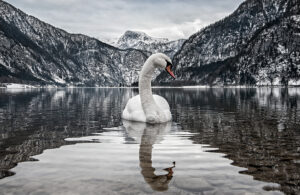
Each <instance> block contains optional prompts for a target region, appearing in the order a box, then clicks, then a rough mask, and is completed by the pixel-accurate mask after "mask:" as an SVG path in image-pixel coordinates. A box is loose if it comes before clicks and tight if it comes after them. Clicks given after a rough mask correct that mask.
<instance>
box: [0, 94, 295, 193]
mask: <svg viewBox="0 0 300 195" xmlns="http://www.w3.org/2000/svg"><path fill="white" fill-rule="evenodd" d="M154 93H156V94H159V95H161V96H163V97H165V98H166V99H167V101H168V102H169V104H170V107H171V112H172V115H173V121H172V122H170V123H166V124H159V125H147V124H143V123H132V122H128V121H122V120H121V112H122V109H123V108H124V107H125V104H126V102H127V100H128V99H129V98H130V97H132V96H133V95H136V94H137V90H136V89H94V88H85V89H35V90H9V89H2V90H0V170H1V175H0V178H1V179H0V194H159V193H162V192H163V193H167V194H282V193H285V194H299V193H300V108H299V106H300V89H299V88H288V89H286V88H257V89H255V88H248V89H236V88H233V89H228V88H227V89H223V88H213V89H154ZM298 105H299V106H298Z"/></svg>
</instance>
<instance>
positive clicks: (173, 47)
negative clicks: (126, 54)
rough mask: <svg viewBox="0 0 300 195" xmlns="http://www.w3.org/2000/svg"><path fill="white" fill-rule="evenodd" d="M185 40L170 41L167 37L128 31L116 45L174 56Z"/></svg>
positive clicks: (122, 47)
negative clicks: (154, 36)
mask: <svg viewBox="0 0 300 195" xmlns="http://www.w3.org/2000/svg"><path fill="white" fill-rule="evenodd" d="M184 41H185V39H179V40H175V41H170V40H169V39H167V38H153V37H151V36H149V35H147V34H146V33H144V32H138V31H126V32H125V33H124V34H123V35H122V36H121V37H120V38H119V40H118V41H117V42H116V43H115V44H114V46H116V47H118V48H121V49H129V48H134V49H139V50H142V51H149V52H151V53H157V52H162V53H165V54H166V55H168V56H169V57H170V58H173V56H174V55H175V53H176V52H177V51H178V50H179V49H180V48H181V46H182V44H183V42H184Z"/></svg>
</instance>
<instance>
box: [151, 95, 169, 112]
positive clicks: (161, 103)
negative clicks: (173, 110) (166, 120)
mask: <svg viewBox="0 0 300 195" xmlns="http://www.w3.org/2000/svg"><path fill="white" fill-rule="evenodd" d="M153 97H154V100H155V103H156V105H157V106H158V108H159V109H161V110H170V106H169V103H168V102H167V100H166V99H165V98H163V97H161V96H159V95H153Z"/></svg>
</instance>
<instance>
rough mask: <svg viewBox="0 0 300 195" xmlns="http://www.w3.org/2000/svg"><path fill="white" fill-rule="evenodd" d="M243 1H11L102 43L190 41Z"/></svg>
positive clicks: (43, 18) (42, 18)
mask: <svg viewBox="0 0 300 195" xmlns="http://www.w3.org/2000/svg"><path fill="white" fill-rule="evenodd" d="M242 1H243V0H226V1H224V0H210V1H207V0H186V1H181V0H164V1H160V0H143V1H141V0H111V1H107V0H64V1H61V0H8V2H9V3H11V4H12V5H14V6H16V7H18V8H20V9H21V10H23V11H25V12H26V13H28V14H30V15H34V16H35V17H37V18H39V19H41V20H43V21H45V22H48V23H50V24H52V25H54V26H57V27H59V28H63V29H65V30H67V31H69V32H71V33H82V34H87V35H89V36H93V37H97V38H100V39H105V40H107V39H112V38H116V37H119V36H121V35H122V34H123V33H124V32H125V31H126V30H140V31H144V32H146V33H147V34H149V35H151V36H155V37H167V38H169V39H178V38H188V37H189V36H190V35H191V34H193V33H195V32H196V31H198V30H200V29H201V28H202V27H204V26H206V25H208V24H210V23H212V22H215V21H217V20H219V19H221V18H223V17H225V16H227V15H228V14H230V13H231V12H233V11H234V10H235V9H236V8H237V6H238V5H239V4H240V3H241V2H242Z"/></svg>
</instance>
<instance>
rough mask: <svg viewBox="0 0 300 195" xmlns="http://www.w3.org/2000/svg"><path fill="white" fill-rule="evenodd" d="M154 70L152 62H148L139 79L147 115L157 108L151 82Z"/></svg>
mask: <svg viewBox="0 0 300 195" xmlns="http://www.w3.org/2000/svg"><path fill="white" fill-rule="evenodd" d="M154 70H155V67H154V65H153V62H152V60H151V59H150V60H147V61H146V62H145V64H144V66H143V68H142V70H141V73H140V77H139V93H140V98H141V103H142V107H143V109H144V112H145V113H146V114H147V112H149V110H151V109H152V110H153V108H154V107H155V106H156V103H155V101H154V98H153V96H152V89H151V80H152V75H153V73H154Z"/></svg>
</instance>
